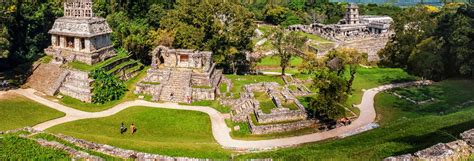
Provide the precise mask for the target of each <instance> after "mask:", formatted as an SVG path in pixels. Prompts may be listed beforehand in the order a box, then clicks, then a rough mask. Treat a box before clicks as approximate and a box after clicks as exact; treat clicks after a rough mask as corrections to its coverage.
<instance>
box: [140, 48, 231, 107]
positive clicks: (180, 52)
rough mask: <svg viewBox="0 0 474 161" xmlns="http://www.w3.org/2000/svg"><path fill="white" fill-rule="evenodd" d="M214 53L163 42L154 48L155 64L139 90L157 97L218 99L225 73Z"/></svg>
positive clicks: (156, 99)
mask: <svg viewBox="0 0 474 161" xmlns="http://www.w3.org/2000/svg"><path fill="white" fill-rule="evenodd" d="M211 56H212V53H211V52H206V51H194V50H189V49H170V48H167V47H164V46H159V47H157V48H155V50H153V52H152V64H151V66H152V67H151V68H150V69H149V70H148V71H147V76H146V77H145V78H144V79H143V80H142V81H141V82H140V83H138V84H137V87H136V89H135V93H136V94H147V95H151V96H152V97H153V100H155V101H158V100H160V101H170V102H185V103H191V102H192V101H199V100H214V99H216V97H217V95H218V92H219V89H218V85H219V83H220V81H221V79H222V77H223V76H222V70H219V69H216V67H215V64H214V63H213V62H212V58H211Z"/></svg>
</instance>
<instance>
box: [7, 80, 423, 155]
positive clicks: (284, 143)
mask: <svg viewBox="0 0 474 161" xmlns="http://www.w3.org/2000/svg"><path fill="white" fill-rule="evenodd" d="M422 83H429V81H426V82H423V81H416V82H408V83H397V84H389V85H383V86H379V87H377V88H372V89H369V90H366V91H365V92H364V95H363V97H362V103H361V104H360V105H358V107H359V109H360V116H359V117H358V118H357V119H356V120H354V121H353V122H352V124H350V125H349V126H343V127H340V128H336V129H333V130H329V131H325V132H320V133H313V134H307V135H301V136H293V137H286V138H279V139H270V140H257V141H244V140H236V139H233V138H231V136H230V132H231V129H230V128H229V127H227V125H226V123H225V121H224V115H223V114H221V113H220V112H218V111H216V110H215V109H213V108H210V107H206V106H186V105H179V104H176V103H153V102H148V101H143V100H135V101H128V102H124V103H121V104H119V105H116V106H115V107H113V108H110V109H108V110H105V111H101V112H84V111H80V110H76V109H73V108H70V107H66V106H64V105H61V104H59V103H56V102H53V101H50V100H47V99H45V98H43V97H40V96H37V95H35V94H34V93H35V90H34V89H18V90H15V91H14V92H16V93H18V94H21V95H23V96H25V97H27V98H29V99H31V100H34V101H36V102H39V103H41V104H44V105H46V106H49V107H51V108H53V109H56V110H59V111H62V112H64V113H66V116H64V117H61V118H58V119H54V120H50V121H47V122H44V123H41V124H38V125H36V126H34V127H33V128H34V129H36V130H45V129H47V128H50V127H52V126H55V125H59V124H63V123H66V122H71V121H75V120H80V119H89V118H100V117H107V116H111V115H114V114H116V113H118V112H120V111H122V110H124V109H126V108H128V107H132V106H147V107H153V108H165V109H179V110H190V111H200V112H204V113H207V114H208V115H209V116H210V118H211V123H212V134H213V135H214V138H215V139H216V141H217V142H218V143H219V144H220V145H221V146H223V147H224V148H229V149H235V150H250V151H252V150H265V149H273V148H278V147H288V146H294V145H299V144H304V143H310V142H316V141H321V140H325V139H329V138H333V137H340V136H342V135H344V134H346V133H350V132H352V131H354V130H357V129H359V128H360V127H364V126H366V125H368V124H371V123H373V122H374V121H375V118H376V112H375V109H374V97H375V95H376V94H377V93H379V92H381V91H383V90H387V89H391V88H397V87H406V86H413V85H417V84H422Z"/></svg>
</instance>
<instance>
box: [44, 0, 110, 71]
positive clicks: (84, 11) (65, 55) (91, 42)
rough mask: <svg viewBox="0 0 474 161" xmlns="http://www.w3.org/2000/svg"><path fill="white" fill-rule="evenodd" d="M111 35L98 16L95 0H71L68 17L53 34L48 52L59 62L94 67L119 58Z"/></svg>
mask: <svg viewBox="0 0 474 161" xmlns="http://www.w3.org/2000/svg"><path fill="white" fill-rule="evenodd" d="M110 33H112V30H111V29H110V27H109V25H108V24H107V22H106V20H105V19H104V18H101V17H95V16H94V12H92V1H91V0H67V1H66V2H65V3H64V16H63V17H61V18H58V19H57V20H56V21H55V22H54V25H53V28H52V29H51V30H50V31H49V34H51V46H49V47H48V48H46V49H45V50H44V51H45V53H46V54H47V55H51V56H53V60H54V61H55V62H57V63H61V64H62V63H65V62H72V61H78V62H82V63H85V64H88V65H94V64H97V63H98V62H101V61H103V60H105V59H107V58H110V57H112V56H114V55H115V52H114V50H113V45H112V42H111V41H110Z"/></svg>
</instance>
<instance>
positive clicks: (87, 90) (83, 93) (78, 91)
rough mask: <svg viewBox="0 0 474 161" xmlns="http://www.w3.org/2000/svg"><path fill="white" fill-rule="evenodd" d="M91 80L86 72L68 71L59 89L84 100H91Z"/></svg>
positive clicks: (65, 93)
mask: <svg viewBox="0 0 474 161" xmlns="http://www.w3.org/2000/svg"><path fill="white" fill-rule="evenodd" d="M92 82H93V80H92V79H91V78H89V73H88V72H82V71H70V73H69V75H68V76H67V78H66V80H65V81H64V83H63V84H62V85H61V88H59V91H60V92H61V93H62V94H64V95H68V96H70V97H73V98H76V99H78V100H81V101H84V102H92Z"/></svg>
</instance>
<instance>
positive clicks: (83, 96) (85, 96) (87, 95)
mask: <svg viewBox="0 0 474 161" xmlns="http://www.w3.org/2000/svg"><path fill="white" fill-rule="evenodd" d="M59 92H60V93H62V94H64V95H67V96H70V97H73V98H76V99H78V100H81V101H83V102H92V93H91V92H79V91H74V90H71V89H69V88H68V87H65V86H62V87H61V88H59Z"/></svg>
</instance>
